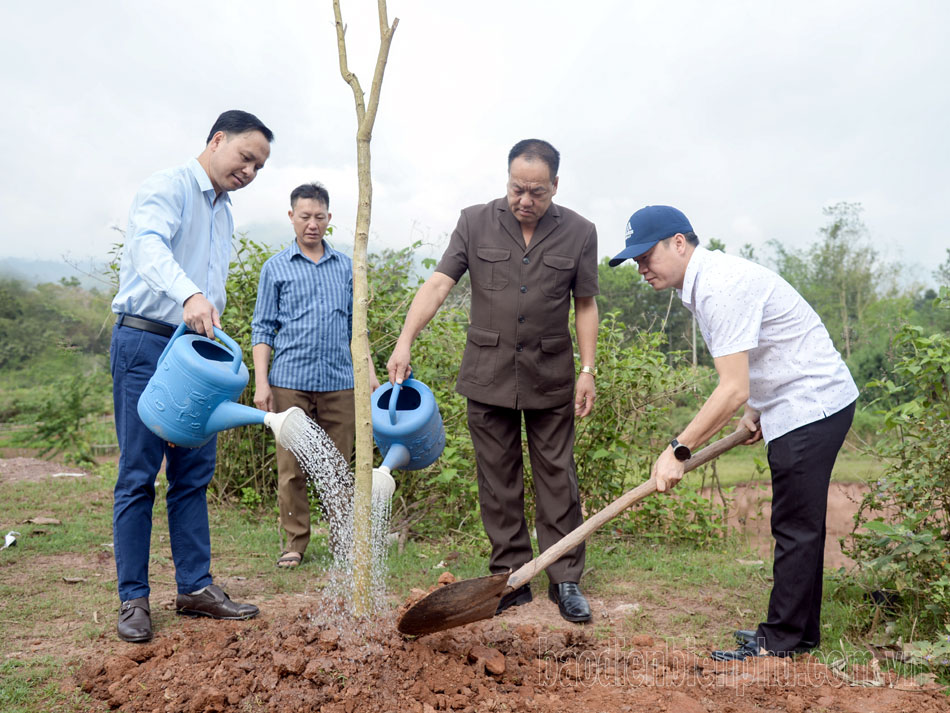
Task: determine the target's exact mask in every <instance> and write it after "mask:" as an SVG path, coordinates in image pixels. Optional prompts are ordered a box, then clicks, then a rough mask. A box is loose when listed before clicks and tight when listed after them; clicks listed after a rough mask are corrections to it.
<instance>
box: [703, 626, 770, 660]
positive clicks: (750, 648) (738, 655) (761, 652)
mask: <svg viewBox="0 0 950 713" xmlns="http://www.w3.org/2000/svg"><path fill="white" fill-rule="evenodd" d="M753 633H754V632H753ZM768 655H769V654H768V652H767V651H766V650H765V649H763V648H762V647H760V646H759V645H758V643H756V642H755V641H746V642H744V643H743V644H740V645H739V648H738V649H736V650H735V651H713V652H712V654H711V656H712V658H713V660H715V661H744V660H745V659H747V658H750V657H756V656H768Z"/></svg>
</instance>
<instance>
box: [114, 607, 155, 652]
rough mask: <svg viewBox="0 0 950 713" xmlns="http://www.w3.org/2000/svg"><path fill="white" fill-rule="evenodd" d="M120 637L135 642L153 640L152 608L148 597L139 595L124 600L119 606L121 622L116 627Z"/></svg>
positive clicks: (140, 642) (142, 642)
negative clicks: (135, 597) (136, 597)
mask: <svg viewBox="0 0 950 713" xmlns="http://www.w3.org/2000/svg"><path fill="white" fill-rule="evenodd" d="M116 628H117V630H118V632H119V638H120V639H122V640H123V641H129V642H131V643H133V644H144V643H145V642H146V641H151V640H152V610H151V609H149V606H148V597H139V598H138V599H130V600H129V601H127V602H122V606H120V607H119V623H118V626H117V627H116Z"/></svg>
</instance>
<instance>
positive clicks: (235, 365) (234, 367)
mask: <svg viewBox="0 0 950 713" xmlns="http://www.w3.org/2000/svg"><path fill="white" fill-rule="evenodd" d="M186 326H187V325H186V324H185V323H184V322H182V323H181V324H179V325H178V328H177V329H176V330H175V333H174V334H172V336H171V338H170V339H169V340H168V344H166V345H165V349H164V350H162V355H161V356H160V357H159V358H158V363H156V364H155V368H156V369H158V367H159V366H160V365H161V363H162V361H163V360H164V359H165V355H166V354H168V350H169V349H171V346H172V343H173V342H174V341H175V340H176V339H178V337H180V336H181V335H182V334H184V333H185V327H186ZM214 336H216V337H217V338H218V339H220V340H221V341H222V342H224V346H226V347H227V348H228V349H230V350H231V353H232V354H233V355H234V361H233V362H231V371H233V372H234V373H235V374H237V373H238V371H240V369H241V357H242V353H241V347H240V346H239V345H238V343H237V342H235V341H234V340H233V339H231V337H229V336H228V335H227V334H225V333H224V332H223V331H221V330H220V329H218V328H217V327H215V328H214ZM393 423H396V422H395V421H393Z"/></svg>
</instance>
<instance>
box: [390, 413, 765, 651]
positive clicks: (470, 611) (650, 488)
mask: <svg viewBox="0 0 950 713" xmlns="http://www.w3.org/2000/svg"><path fill="white" fill-rule="evenodd" d="M751 435H752V434H751V433H749V431H747V430H746V429H745V428H739V429H738V430H736V431H735V433H732V434H730V435H728V436H726V437H725V438H720V439H719V440H718V441H716V442H715V443H712V444H710V445H709V446H707V447H706V448H703V450H701V451H699V453H696V454H695V455H693V457H692V458H690V459H689V460H688V461H686V462H685V463H684V471H686V472H688V471H691V470H693V469H694V468H698V467H699V466H701V465H703V464H705V463H708V462H709V461H711V460H713V459H714V458H717V457H718V456H720V455H722V454H723V453H725V452H726V451H728V450H729V449H730V448H732V447H733V446H736V445H738V444H739V443H742V442H744V441H746V440H748V439H749V437H750V436H751ZM655 492H656V480H654V479H653V478H650V479H649V480H648V481H646V482H645V483H641V484H640V485H638V486H637V487H636V488H634V489H633V490H628V491H627V492H626V493H624V494H623V495H621V496H620V497H619V498H617V499H616V500H614V501H613V502H612V503H610V505H608V506H607V507H605V508H604V509H603V510H601V511H600V512H599V513H597V514H596V515H594V516H592V517H590V518H589V519H588V520H586V521H585V522H584V523H583V524H581V525H580V526H579V527H577V528H576V529H574V530H572V531H571V532H569V533H568V534H567V535H565V536H564V537H563V538H561V540H559V541H558V542H556V543H555V544H554V545H552V546H551V547H549V548H548V549H546V550H545V551H544V552H542V553H541V554H540V555H539V556H538V557H536V558H535V559H533V560H531V561H530V562H528V563H527V564H524V565H522V566H521V567H520V568H519V569H518V570H517V571H516V572H515V573H514V574H509V572H500V573H499V574H491V575H489V576H487V577H478V578H476V579H463V580H461V581H459V582H452V583H451V584H447V585H445V586H443V587H439V588H438V589H436V590H435V591H433V592H431V593H429V594H428V595H426V596H425V597H423V598H422V599H420V600H419V601H418V602H416V603H415V604H413V605H412V606H411V607H409V609H407V610H406V612H405V613H404V614H403V615H402V616H401V617H400V619H399V623H398V624H397V627H396V628H398V629H399V631H400V632H402V633H403V634H409V635H411V636H421V635H422V634H431V633H433V632H436V631H445V630H446V629H451V628H453V627H456V626H462V625H463V624H470V623H471V622H473V621H481V620H482V619H491V618H492V617H493V616H495V610H496V609H498V602H500V601H501V598H502V597H503V596H504V595H505V594H507V593H508V592H511V591H513V590H515V589H517V588H518V587H520V586H522V585H524V584H526V583H527V582H529V581H530V580H531V579H532V578H533V577H534V575H536V574H537V573H538V572H540V571H541V570H542V569H544V568H546V567H548V566H550V565H551V564H553V563H554V562H557V561H558V560H559V559H561V557H563V556H564V555H565V554H567V553H568V552H569V551H570V550H572V549H574V548H575V547H577V545H579V544H580V543H581V542H583V541H584V540H586V539H587V538H588V537H590V535H591V534H592V533H593V532H594V531H595V530H596V529H598V528H599V527H600V526H601V525H603V524H604V523H605V522H608V521H610V520H613V519H614V518H615V517H617V515H619V514H620V513H622V512H623V511H624V510H626V509H627V508H629V507H630V506H631V505H633V504H634V503H638V502H640V501H641V500H643V499H644V498H645V497H647V496H648V495H652V494H653V493H655Z"/></svg>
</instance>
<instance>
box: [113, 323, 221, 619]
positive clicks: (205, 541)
mask: <svg viewBox="0 0 950 713" xmlns="http://www.w3.org/2000/svg"><path fill="white" fill-rule="evenodd" d="M166 344H168V338H167V337H162V336H159V335H157V334H152V333H150V332H143V331H142V330H139V329H133V328H132V327H114V328H113V330H112V346H111V349H110V357H111V359H110V360H111V366H112V398H113V401H114V404H115V429H116V434H117V435H118V438H119V452H120V455H119V476H118V479H117V480H116V484H115V505H114V507H113V519H112V527H113V544H114V547H115V565H116V571H117V572H118V576H119V582H118V584H119V598H120V599H121V600H122V601H128V600H129V599H136V598H137V597H147V596H148V595H149V591H150V590H149V585H148V560H149V546H150V542H151V538H152V506H153V504H154V502H155V480H156V478H157V476H158V471H159V470H160V469H161V466H162V459H163V458H164V459H167V462H166V465H165V477H166V479H167V481H168V492H167V493H166V495H165V503H166V506H167V508H168V530H169V536H170V540H171V549H172V559H173V561H174V563H175V581H176V583H177V585H178V593H179V594H187V593H189V592H194V591H197V590H199V589H201V588H202V587H205V586H207V585H209V584H211V581H212V580H211V571H210V570H211V533H210V530H209V527H208V501H207V489H208V483H209V482H210V481H211V476H212V475H214V464H215V446H216V444H217V438H213V439H212V440H211V441H210V442H209V443H206V444H205V445H204V446H202V447H201V448H181V447H174V446H171V445H170V444H168V443H167V442H165V441H163V440H162V439H161V438H159V437H158V436H156V435H155V434H153V433H152V432H151V431H149V430H148V428H146V427H145V424H144V423H142V420H141V419H140V418H139V415H138V412H137V410H136V407H137V405H138V400H139V396H140V395H141V393H142V391H144V390H145V385H146V384H147V383H148V380H149V378H150V377H151V376H152V374H153V373H154V371H155V365H156V363H157V362H158V358H159V356H161V353H162V350H163V349H164V348H165V345H166Z"/></svg>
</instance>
